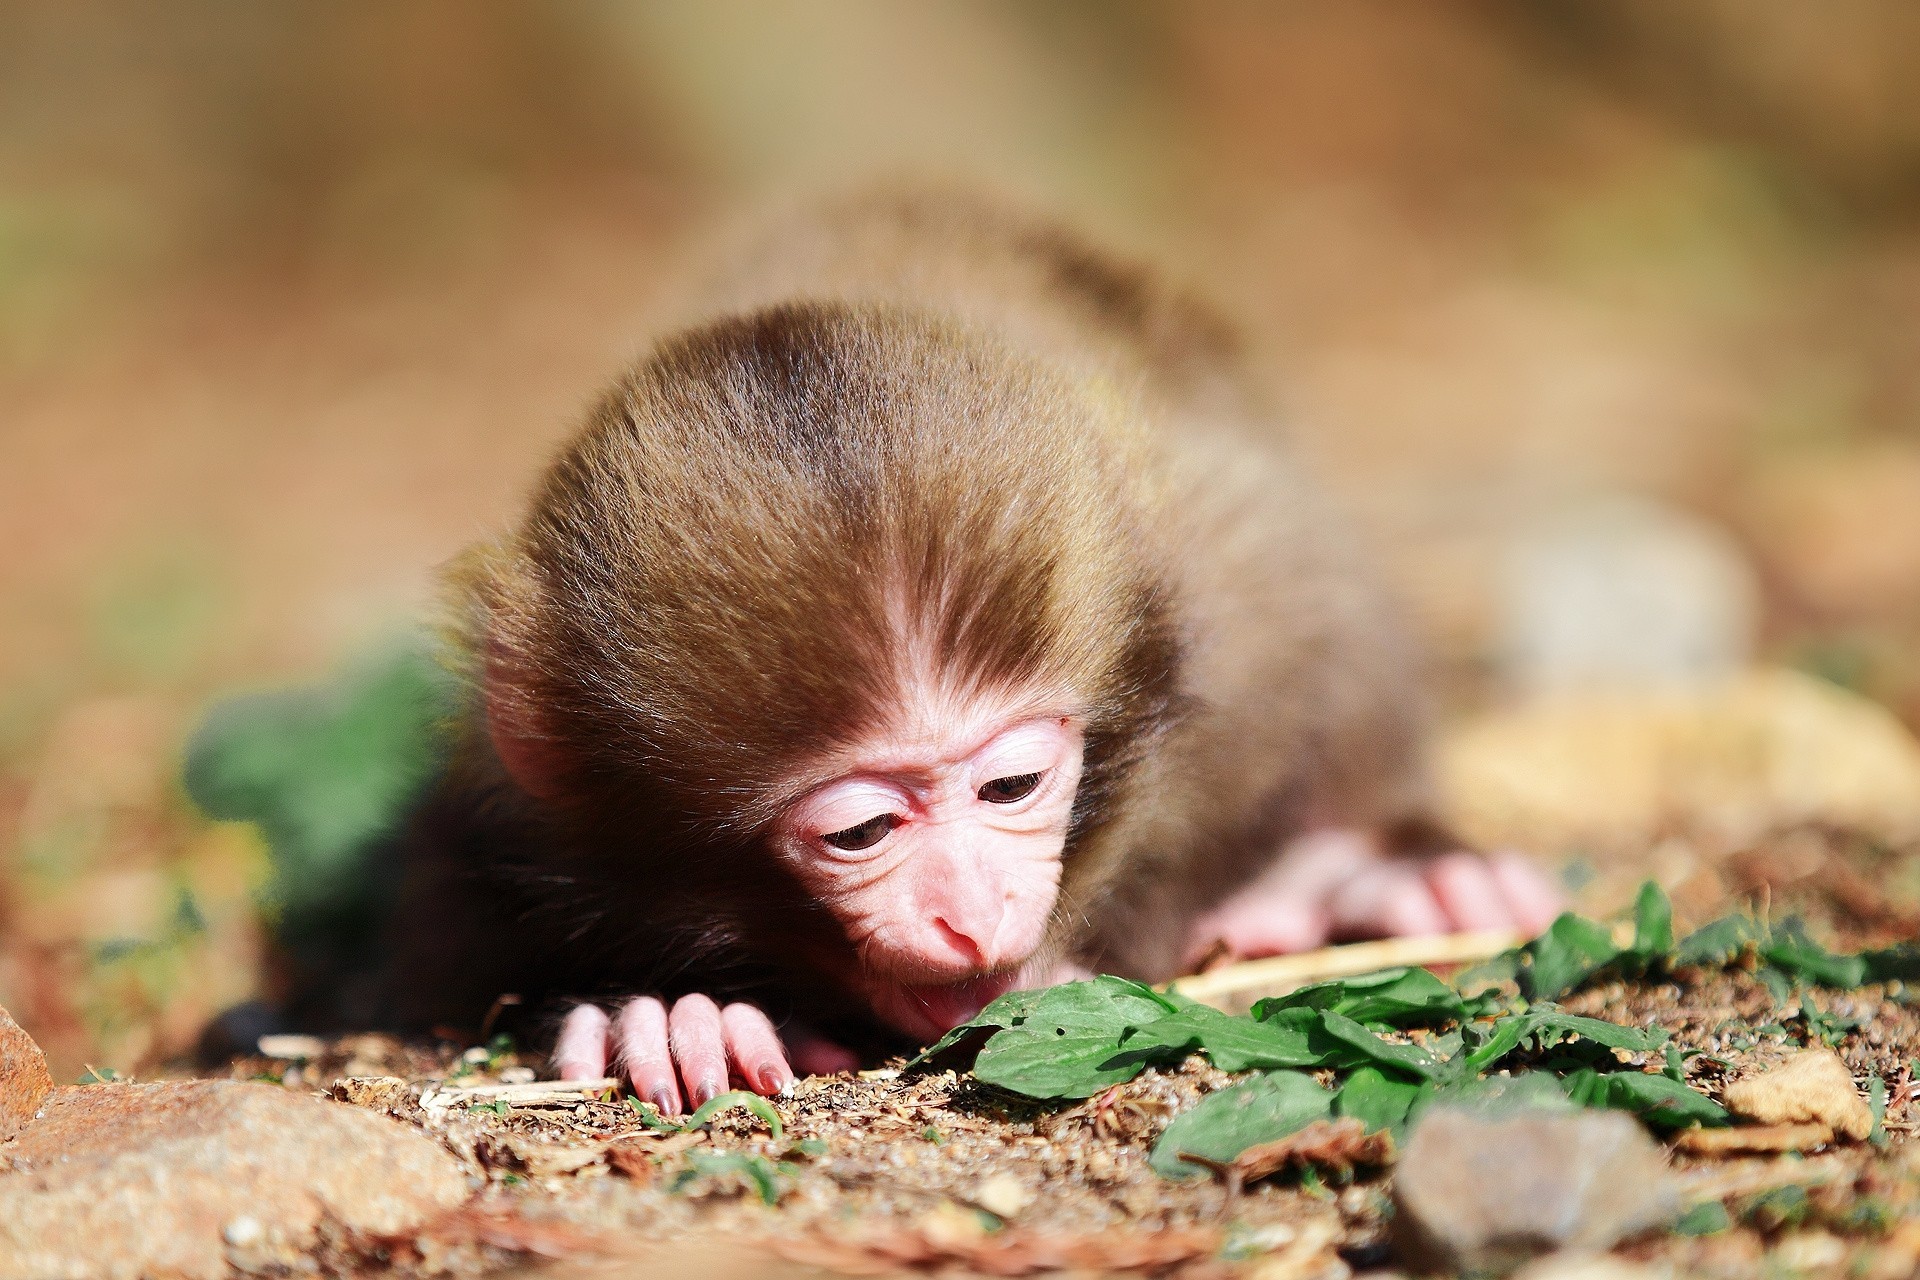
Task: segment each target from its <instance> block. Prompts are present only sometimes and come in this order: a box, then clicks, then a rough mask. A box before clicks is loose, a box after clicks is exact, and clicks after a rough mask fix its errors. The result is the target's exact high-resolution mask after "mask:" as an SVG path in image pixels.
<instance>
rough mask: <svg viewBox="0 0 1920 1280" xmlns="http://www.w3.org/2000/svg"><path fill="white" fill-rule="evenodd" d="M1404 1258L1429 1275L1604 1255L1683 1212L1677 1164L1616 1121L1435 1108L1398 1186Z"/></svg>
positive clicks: (1633, 1125)
mask: <svg viewBox="0 0 1920 1280" xmlns="http://www.w3.org/2000/svg"><path fill="white" fill-rule="evenodd" d="M1393 1194H1394V1204H1395V1208H1396V1213H1395V1215H1394V1222H1393V1232H1394V1247H1395V1250H1396V1252H1397V1253H1398V1254H1399V1255H1400V1257H1401V1259H1402V1260H1403V1261H1404V1262H1405V1263H1407V1264H1408V1265H1409V1266H1412V1267H1415V1268H1417V1269H1422V1270H1429V1271H1453V1270H1459V1271H1483V1270H1506V1269H1510V1268H1512V1267H1514V1266H1516V1265H1518V1264H1519V1263H1521V1262H1523V1261H1525V1260H1526V1259H1527V1258H1529V1257H1531V1256H1533V1255H1535V1254H1540V1253H1548V1252H1551V1251H1553V1250H1556V1249H1577V1250H1590V1251H1597V1250H1604V1249H1607V1248H1608V1247H1610V1246H1612V1245H1613V1244H1614V1243H1616V1242H1617V1241H1620V1240H1623V1239H1625V1238H1626V1237H1628V1236H1631V1235H1635V1234H1638V1233H1639V1232H1642V1231H1645V1230H1647V1229H1649V1228H1651V1227H1656V1226H1659V1225H1661V1224H1663V1223H1665V1222H1668V1221H1671V1220H1672V1218H1673V1217H1674V1216H1675V1215H1676V1214H1677V1213H1678V1212H1679V1210H1680V1208H1681V1207H1682V1199H1681V1196H1680V1193H1679V1189H1678V1187H1677V1185H1676V1184H1675V1182H1674V1179H1673V1177H1672V1175H1671V1174H1670V1173H1669V1172H1668V1169H1667V1162H1666V1157H1665V1155H1664V1154H1663V1153H1662V1151H1661V1149H1660V1147H1659V1145H1658V1144H1656V1143H1655V1142H1654V1141H1653V1139H1651V1138H1649V1137H1648V1136H1647V1133H1646V1131H1645V1130H1644V1129H1642V1128H1641V1127H1640V1124H1639V1123H1638V1122H1637V1121H1635V1120H1634V1119H1633V1118H1632V1117H1630V1116H1627V1115H1625V1114H1623V1113H1621V1112H1617V1111H1581V1110H1574V1109H1570V1108H1553V1109H1548V1108H1534V1107H1519V1108H1514V1109H1511V1110H1504V1111H1495V1110H1489V1109H1484V1108H1482V1109H1471V1108H1460V1107H1436V1108H1434V1109H1433V1110H1431V1111H1429V1112H1428V1113H1427V1114H1426V1115H1425V1116H1424V1117H1423V1118H1422V1119H1421V1121H1420V1123H1419V1124H1418V1126H1416V1127H1415V1129H1414V1131H1413V1135H1412V1137H1411V1139H1410V1140H1409V1141H1408V1143H1407V1149H1406V1152H1405V1154H1404V1155H1402V1156H1401V1159H1400V1165H1399V1168H1398V1169H1397V1170H1396V1172H1395V1174H1394V1192H1393Z"/></svg>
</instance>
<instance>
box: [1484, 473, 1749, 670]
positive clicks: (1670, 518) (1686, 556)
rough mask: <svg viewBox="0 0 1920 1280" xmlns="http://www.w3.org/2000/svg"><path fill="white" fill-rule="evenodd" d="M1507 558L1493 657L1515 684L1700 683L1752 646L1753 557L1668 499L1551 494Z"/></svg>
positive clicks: (1739, 663)
mask: <svg viewBox="0 0 1920 1280" xmlns="http://www.w3.org/2000/svg"><path fill="white" fill-rule="evenodd" d="M1506 560H1507V563H1506V570H1505V573H1504V574H1503V575H1502V577H1503V583H1502V588H1503V589H1502V591H1501V598H1500V604H1501V608H1500V615H1501V619H1500V621H1501V632H1502V636H1501V650H1502V653H1501V658H1502V665H1503V667H1504V668H1505V671H1504V674H1505V675H1506V677H1507V680H1508V682H1509V683H1510V684H1511V685H1513V686H1514V687H1515V688H1516V689H1517V690H1518V691H1519V692H1522V693H1526V694H1534V695H1538V694H1546V693H1563V692H1568V691H1578V690H1592V689H1596V688H1598V689H1647V688H1663V689H1685V688H1699V687H1703V686H1706V685H1709V684H1714V683H1718V682H1719V681H1722V680H1725V679H1727V678H1729V677H1731V676H1733V675H1734V674H1736V673H1737V672H1738V671H1740V670H1741V668H1743V667H1744V666H1745V665H1746V664H1747V661H1748V660H1749V658H1750V656H1751V654H1752V652H1753V643H1754V634H1755V631H1756V618H1757V616H1758V611H1759V610H1758V601H1759V598H1760V589H1759V583H1758V579H1757V578H1756V576H1755V574H1754V571H1753V568H1752V566H1750V565H1749V564H1748V563H1747V558H1746V556H1745V554H1744V553H1743V552H1742V551H1741V549H1740V547H1739V545H1738V544H1737V543H1736V542H1735V541H1734V540H1733V539H1732V538H1731V537H1730V536H1729V535H1728V534H1727V533H1726V532H1725V531H1723V530H1721V529H1718V528H1716V527H1714V526H1712V525H1710V524H1708V523H1706V522H1705V521H1702V520H1700V519H1698V518H1697V517H1695V516H1692V515H1689V514H1687V513H1686V512H1684V511H1681V510H1679V509H1677V508H1673V507H1666V506H1662V505H1660V504H1659V503H1656V502H1651V501H1648V500H1646V499H1644V498H1637V497H1629V496H1626V495H1620V494H1614V495H1606V496H1601V497H1596V498H1588V499H1584V500H1576V501H1573V502H1570V503H1566V504H1561V505H1559V506H1557V507H1556V510H1555V513H1554V515H1553V517H1552V518H1551V519H1550V520H1549V521H1547V522H1546V523H1543V524H1541V525H1539V526H1537V527H1535V528H1532V529H1529V530H1527V531H1525V532H1524V533H1523V534H1522V535H1521V536H1520V537H1519V538H1518V539H1516V541H1515V542H1514V544H1513V545H1512V547H1511V548H1510V549H1509V552H1508V555H1507V557H1506Z"/></svg>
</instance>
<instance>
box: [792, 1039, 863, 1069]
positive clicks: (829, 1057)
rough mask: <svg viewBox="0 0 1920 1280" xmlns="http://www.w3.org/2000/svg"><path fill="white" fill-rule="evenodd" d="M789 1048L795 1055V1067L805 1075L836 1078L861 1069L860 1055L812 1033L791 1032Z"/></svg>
mask: <svg viewBox="0 0 1920 1280" xmlns="http://www.w3.org/2000/svg"><path fill="white" fill-rule="evenodd" d="M787 1046H788V1048H789V1049H790V1050H791V1051H792V1053H793V1065H794V1067H795V1068H796V1069H797V1070H799V1071H800V1072H801V1074H803V1075H809V1076H835V1075H839V1074H840V1073H841V1072H842V1071H858V1070H859V1069H860V1055H859V1054H857V1053H854V1052H853V1051H852V1050H851V1049H843V1048H842V1047H840V1046H839V1045H837V1044H835V1043H834V1042H833V1041H831V1040H823V1039H821V1038H820V1037H819V1036H817V1035H814V1034H813V1033H812V1032H811V1031H790V1032H789V1033H788V1035H787Z"/></svg>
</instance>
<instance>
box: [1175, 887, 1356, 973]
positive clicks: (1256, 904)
mask: <svg viewBox="0 0 1920 1280" xmlns="http://www.w3.org/2000/svg"><path fill="white" fill-rule="evenodd" d="M1330 924H1331V921H1329V920H1328V918H1327V915H1326V913H1325V912H1324V911H1321V910H1319V909H1317V908H1315V907H1312V906H1309V905H1308V904H1307V903H1305V902H1301V901H1297V900H1293V899H1290V898H1284V897H1281V896H1279V895H1278V894H1270V895H1268V896H1265V897H1263V898H1261V899H1260V900H1257V901H1250V902H1236V903H1233V904H1231V905H1230V906H1229V907H1228V909H1227V910H1225V911H1222V912H1217V913H1215V914H1214V915H1213V916H1211V917H1209V918H1208V919H1206V920H1203V921H1202V922H1201V923H1200V924H1199V925H1197V926H1195V927H1194V929H1193V931H1192V932H1191V933H1190V934H1189V935H1188V943H1189V945H1188V948H1187V961H1188V963H1189V964H1190V965H1191V964H1196V963H1198V962H1199V961H1200V960H1201V959H1202V958H1203V957H1204V956H1205V955H1206V953H1207V952H1208V951H1210V950H1211V949H1212V948H1213V946H1214V945H1215V943H1217V942H1224V943H1226V945H1227V950H1228V951H1229V952H1231V953H1232V954H1233V955H1234V957H1235V958H1237V959H1241V960H1253V959H1258V958H1259V957H1261V956H1284V955H1291V954H1293V953H1294V952H1296V951H1311V950H1313V948H1315V947H1317V946H1320V945H1322V944H1324V943H1325V942H1326V940H1327V933H1328V929H1329V926H1330Z"/></svg>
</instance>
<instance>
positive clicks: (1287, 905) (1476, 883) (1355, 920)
mask: <svg viewBox="0 0 1920 1280" xmlns="http://www.w3.org/2000/svg"><path fill="white" fill-rule="evenodd" d="M1560 910H1561V897H1560V891H1559V890H1558V889H1557V888H1555V887H1554V885H1553V882H1552V881H1551V880H1549V879H1548V878H1547V876H1546V875H1545V874H1544V873H1543V872H1541V871H1540V869H1539V868H1537V867H1535V866H1534V865H1533V864H1532V863H1529V862H1527V861H1526V860H1525V859H1523V858H1521V857H1519V856H1518V855H1517V854H1511V853H1500V854H1493V855H1485V856H1483V855H1481V854H1477V853H1465V852H1456V853H1447V854H1442V855H1440V856H1439V857H1430V858H1415V857H1405V856H1395V855H1392V854H1389V853H1386V852H1383V851H1382V850H1381V848H1380V847H1379V844H1378V842H1376V841H1375V840H1374V839H1373V838H1372V837H1371V836H1369V835H1367V834H1366V833H1364V832H1359V831H1348V830H1333V831H1320V832H1315V833H1313V834H1312V835H1308V836H1305V837H1303V838H1301V839H1299V840H1297V841H1295V842H1294V843H1293V844H1292V845H1290V846H1289V847H1288V848H1287V849H1286V851H1285V852H1283V853H1282V854H1281V855H1280V856H1279V857H1278V858H1277V859H1275V860H1274V863H1273V865H1272V866H1270V867H1269V868H1267V870H1266V871H1265V872H1263V873H1261V874H1260V875H1259V876H1258V877H1256V878H1255V879H1254V880H1253V881H1252V882H1251V883H1249V884H1247V885H1245V886H1243V887H1242V888H1241V889H1240V890H1239V891H1237V892H1236V893H1234V894H1233V896H1231V897H1229V898H1228V899H1227V900H1226V901H1225V902H1222V903H1221V904H1220V905H1219V906H1217V907H1215V908H1214V909H1213V910H1211V911H1209V912H1207V913H1206V914H1205V915H1203V916H1201V917H1200V918H1199V919H1198V920H1196V921H1195V922H1194V925H1193V928H1192V930H1191V931H1190V932H1189V933H1188V935H1187V949H1186V958H1187V961H1188V963H1189V964H1195V963H1198V962H1200V960H1201V959H1202V958H1203V957H1205V956H1207V955H1209V954H1217V953H1218V952H1219V950H1220V949H1221V948H1222V946H1224V947H1225V949H1226V951H1227V952H1229V953H1230V954H1231V955H1233V956H1234V957H1236V958H1238V959H1250V958H1253V957H1257V956H1270V955H1285V954H1288V953H1290V952H1295V951H1307V950H1311V949H1312V948H1314V947H1319V946H1325V945H1326V944H1327V943H1328V942H1332V941H1346V940H1352V939H1357V938H1393V937H1412V936H1417V935H1421V934H1434V933H1453V932H1457V931H1461V930H1467V929H1513V930H1516V931H1518V932H1520V933H1524V934H1526V935H1528V936H1532V935H1533V934H1536V933H1538V932H1540V931H1541V930H1542V929H1545V928H1546V927H1547V926H1548V925H1549V924H1552V923H1553V919H1554V917H1555V916H1556V915H1558V914H1559V913H1560Z"/></svg>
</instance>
